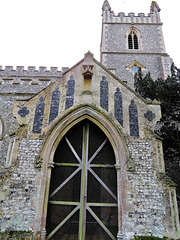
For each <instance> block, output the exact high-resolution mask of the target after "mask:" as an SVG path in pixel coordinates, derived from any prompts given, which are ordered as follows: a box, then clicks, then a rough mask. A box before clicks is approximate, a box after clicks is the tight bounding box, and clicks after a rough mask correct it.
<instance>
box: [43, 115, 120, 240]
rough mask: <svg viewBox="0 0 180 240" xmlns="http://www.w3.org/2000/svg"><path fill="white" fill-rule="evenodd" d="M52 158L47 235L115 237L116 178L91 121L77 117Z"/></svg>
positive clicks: (110, 155) (76, 239) (72, 239)
mask: <svg viewBox="0 0 180 240" xmlns="http://www.w3.org/2000/svg"><path fill="white" fill-rule="evenodd" d="M54 162H55V163H54V168H53V170H52V174H51V185H50V193H49V204H48V215H47V225H46V230H47V239H51V240H58V239H61V240H85V239H86V240H93V239H94V240H95V239H96V240H97V239H98V240H101V239H103V240H111V239H114V240H115V239H116V234H117V225H118V223H117V177H116V170H115V166H114V165H115V157H114V152H113V149H112V147H111V144H110V142H109V140H108V139H107V137H106V136H105V134H104V133H103V132H102V131H101V129H100V128H99V127H97V126H96V125H95V124H94V123H92V122H91V121H89V120H84V121H81V122H80V123H78V124H77V125H75V126H74V127H73V128H72V129H71V130H69V132H68V133H67V134H66V135H65V136H64V137H63V139H62V140H61V142H60V143H59V146H58V148H57V150H56V152H55V156H54Z"/></svg>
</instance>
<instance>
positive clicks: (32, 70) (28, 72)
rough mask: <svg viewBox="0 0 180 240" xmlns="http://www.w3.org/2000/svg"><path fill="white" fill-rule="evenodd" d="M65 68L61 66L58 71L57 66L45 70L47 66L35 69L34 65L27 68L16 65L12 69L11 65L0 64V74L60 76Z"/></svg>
mask: <svg viewBox="0 0 180 240" xmlns="http://www.w3.org/2000/svg"><path fill="white" fill-rule="evenodd" d="M67 69H68V68H62V70H61V71H59V70H58V68H57V67H51V68H50V70H47V67H39V69H36V67H34V66H29V67H28V68H27V70H25V68H24V66H17V67H16V69H14V68H13V66H5V68H4V69H3V67H2V66H0V76H7V75H8V76H17V77H20V76H30V77H35V76H42V77H43V76H45V77H47V76H48V77H61V76H62V73H63V72H65V71H66V70H67Z"/></svg>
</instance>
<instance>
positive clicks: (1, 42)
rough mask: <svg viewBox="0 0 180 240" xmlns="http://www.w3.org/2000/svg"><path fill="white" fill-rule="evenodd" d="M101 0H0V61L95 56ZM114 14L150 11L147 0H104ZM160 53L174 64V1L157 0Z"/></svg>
mask: <svg viewBox="0 0 180 240" xmlns="http://www.w3.org/2000/svg"><path fill="white" fill-rule="evenodd" d="M103 2H104V0H0V6H1V14H0V22H1V35H0V65H2V66H3V67H4V66H25V68H27V66H36V67H39V66H47V68H48V69H49V67H51V66H52V67H58V68H59V70H61V67H71V66H73V65H74V64H76V63H77V62H78V61H79V60H81V59H82V58H83V57H84V53H86V52H87V51H88V50H90V51H91V52H92V53H93V54H94V57H95V58H96V59H97V60H98V61H99V60H100V41H101V21H102V17H101V13H102V4H103ZM109 3H110V5H111V9H112V10H114V12H115V14H117V13H118V12H125V13H126V15H127V14H128V13H129V12H134V13H136V14H137V13H139V12H144V13H145V14H146V15H147V13H149V12H150V5H151V0H109ZM157 3H158V4H159V6H160V8H161V20H162V22H163V23H164V24H163V33H164V39H165V46H166V52H167V53H168V54H169V55H170V56H171V58H173V60H174V62H175V64H176V66H177V67H179V68H180V30H179V24H180V0H171V1H169V0H157Z"/></svg>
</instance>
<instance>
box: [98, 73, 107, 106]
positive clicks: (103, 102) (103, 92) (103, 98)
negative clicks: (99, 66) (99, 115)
mask: <svg viewBox="0 0 180 240" xmlns="http://www.w3.org/2000/svg"><path fill="white" fill-rule="evenodd" d="M100 106H101V107H102V108H104V109H105V110H106V111H108V81H107V80H106V77H105V76H103V77H102V80H101V82H100Z"/></svg>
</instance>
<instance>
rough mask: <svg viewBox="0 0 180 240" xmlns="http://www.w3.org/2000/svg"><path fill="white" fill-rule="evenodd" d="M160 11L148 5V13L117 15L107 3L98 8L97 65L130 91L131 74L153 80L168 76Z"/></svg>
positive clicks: (168, 59) (169, 65)
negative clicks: (100, 65)
mask: <svg viewBox="0 0 180 240" xmlns="http://www.w3.org/2000/svg"><path fill="white" fill-rule="evenodd" d="M160 10H161V9H160V8H159V6H158V4H157V3H156V2H155V1H152V4H151V7H150V13H149V14H148V15H147V16H146V15H145V14H144V13H139V14H138V15H137V16H136V15H135V14H134V13H133V12H130V13H129V14H128V15H127V16H126V15H125V13H123V12H119V13H118V14H117V15H115V14H114V12H113V11H112V10H111V7H110V4H109V2H108V0H105V1H104V4H103V7H102V17H103V19H102V38H101V63H102V64H103V65H104V66H106V67H107V68H108V69H109V70H111V71H112V72H113V73H114V74H115V75H116V76H117V77H118V78H120V79H121V80H123V81H125V83H127V85H128V86H130V87H131V88H134V74H135V73H136V72H137V71H138V69H139V68H140V67H141V69H142V72H143V73H144V74H146V73H147V72H150V73H151V76H152V78H153V79H157V78H163V79H166V78H167V76H168V75H170V74H171V72H170V69H171V59H170V57H169V55H168V54H167V53H166V50H165V45H164V38H163V33H162V22H161V19H160Z"/></svg>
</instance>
